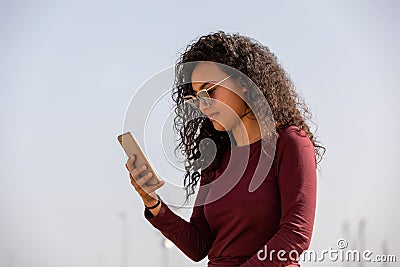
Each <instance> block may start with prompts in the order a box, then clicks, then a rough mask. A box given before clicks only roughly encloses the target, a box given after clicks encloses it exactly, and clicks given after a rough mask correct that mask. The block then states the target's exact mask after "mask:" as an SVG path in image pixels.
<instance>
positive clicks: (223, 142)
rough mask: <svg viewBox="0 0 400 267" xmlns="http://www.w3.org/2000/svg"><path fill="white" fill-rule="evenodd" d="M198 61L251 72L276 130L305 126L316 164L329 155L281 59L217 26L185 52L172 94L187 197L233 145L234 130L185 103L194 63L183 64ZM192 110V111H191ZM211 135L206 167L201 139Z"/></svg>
mask: <svg viewBox="0 0 400 267" xmlns="http://www.w3.org/2000/svg"><path fill="white" fill-rule="evenodd" d="M195 61H211V62H216V63H221V64H224V65H227V66H229V67H232V68H234V69H236V70H238V71H240V72H242V73H243V74H245V75H246V76H247V77H249V78H250V79H251V80H252V81H253V82H254V83H255V84H256V86H258V88H259V89H260V90H261V91H262V93H263V94H264V96H265V98H266V100H267V101H268V104H269V106H270V109H271V111H272V114H273V119H274V121H275V126H276V129H277V130H278V129H280V128H282V129H283V128H286V127H288V126H292V125H294V126H297V127H299V128H300V129H301V130H304V131H305V132H306V134H307V135H308V137H309V138H310V140H311V142H312V143H313V145H314V151H315V154H316V157H317V163H319V162H320V161H321V160H322V157H323V155H324V154H325V150H326V149H325V147H323V146H322V145H321V143H320V142H319V141H318V140H317V138H316V136H315V134H313V133H312V132H311V131H310V127H309V126H308V124H307V122H306V121H308V122H311V123H312V121H311V118H312V114H311V112H310V110H309V109H308V107H307V105H306V104H305V102H304V99H303V98H302V97H301V96H300V95H299V94H297V93H296V91H295V87H294V84H293V83H292V81H291V80H290V78H289V75H288V74H287V73H286V72H285V71H284V70H283V68H282V67H281V66H280V64H279V63H278V59H277V57H276V56H275V54H274V53H272V52H271V51H270V49H269V48H268V47H267V46H264V45H262V44H260V43H259V42H257V41H255V40H253V39H251V38H249V37H246V36H242V35H239V34H226V33H225V32H223V31H218V32H215V33H211V34H208V35H204V36H201V37H200V38H199V39H198V40H197V41H195V42H193V43H192V44H189V45H188V46H187V48H186V50H185V51H184V52H183V54H181V55H180V57H179V59H178V62H177V64H176V68H175V72H176V73H175V74H176V75H175V85H176V86H175V88H174V89H173V92H172V98H173V100H174V102H175V104H176V106H175V113H176V117H175V119H174V129H175V130H176V131H177V133H179V139H178V140H177V141H178V142H179V144H178V145H177V148H176V151H175V152H177V151H178V150H180V152H181V153H182V154H183V155H184V156H185V170H186V174H185V178H184V186H185V190H186V201H187V200H188V198H189V196H190V195H192V194H194V192H195V188H196V186H197V184H198V181H199V179H200V177H201V175H200V173H199V170H202V172H204V173H203V176H204V179H205V181H208V182H211V181H212V179H213V176H212V174H213V170H215V168H216V167H217V163H218V162H221V160H220V159H221V157H222V156H223V152H224V151H225V150H226V149H227V148H228V147H229V146H230V136H229V135H230V134H231V133H230V132H229V131H228V132H224V131H217V130H215V129H214V126H213V124H212V122H211V121H210V120H209V119H208V118H204V117H199V116H193V112H199V111H195V110H188V109H187V107H185V105H183V101H184V100H183V96H185V95H189V94H193V93H194V90H193V88H192V84H191V83H190V82H188V80H189V79H188V77H190V75H191V72H192V71H193V68H194V67H192V68H183V67H182V65H183V64H184V63H188V62H195ZM191 113H192V114H191ZM205 138H210V139H212V140H213V142H214V143H215V145H216V148H217V154H216V155H215V160H214V161H213V162H212V163H211V164H210V165H209V166H207V167H206V168H205V169H203V168H202V167H203V165H204V162H205V161H204V157H206V156H207V150H206V149H204V144H203V143H202V144H201V143H200V142H201V141H202V140H205Z"/></svg>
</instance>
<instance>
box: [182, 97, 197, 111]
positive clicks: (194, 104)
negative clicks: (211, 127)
mask: <svg viewBox="0 0 400 267" xmlns="http://www.w3.org/2000/svg"><path fill="white" fill-rule="evenodd" d="M184 103H185V104H187V105H189V106H191V107H192V108H195V109H197V108H199V100H197V99H187V100H185V101H184Z"/></svg>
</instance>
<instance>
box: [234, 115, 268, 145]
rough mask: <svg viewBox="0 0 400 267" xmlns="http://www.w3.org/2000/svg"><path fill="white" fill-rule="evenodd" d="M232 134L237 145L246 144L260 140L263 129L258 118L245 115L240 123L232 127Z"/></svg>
mask: <svg viewBox="0 0 400 267" xmlns="http://www.w3.org/2000/svg"><path fill="white" fill-rule="evenodd" d="M232 134H233V137H234V138H235V141H236V146H245V145H249V144H251V143H254V142H256V141H258V140H259V139H260V138H261V131H260V127H259V125H258V122H257V120H255V119H250V118H248V116H244V117H243V118H242V119H241V120H240V121H239V123H238V124H237V125H236V126H235V127H233V128H232Z"/></svg>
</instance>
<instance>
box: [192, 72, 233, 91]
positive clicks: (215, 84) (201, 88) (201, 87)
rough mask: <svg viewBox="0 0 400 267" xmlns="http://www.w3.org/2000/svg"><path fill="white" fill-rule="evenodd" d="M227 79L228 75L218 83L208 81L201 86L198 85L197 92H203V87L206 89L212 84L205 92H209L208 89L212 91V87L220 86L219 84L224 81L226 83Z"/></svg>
mask: <svg viewBox="0 0 400 267" xmlns="http://www.w3.org/2000/svg"><path fill="white" fill-rule="evenodd" d="M229 77H231V75H229V76H227V77H225V78H223V79H222V80H221V81H219V82H217V81H208V82H205V83H203V84H202V85H200V88H199V89H200V90H199V91H201V90H203V89H204V87H206V86H207V85H208V84H211V83H214V84H213V85H212V86H211V87H210V88H207V90H210V89H212V88H213V87H215V86H217V85H220V84H221V83H223V82H224V81H226V80H227V79H228V78H229ZM199 91H197V92H199Z"/></svg>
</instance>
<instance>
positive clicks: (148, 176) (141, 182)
mask: <svg viewBox="0 0 400 267" xmlns="http://www.w3.org/2000/svg"><path fill="white" fill-rule="evenodd" d="M151 177H153V173H152V172H148V173H146V175H145V176H143V177H141V178H139V179H137V183H138V184H139V185H140V186H141V187H143V186H144V185H145V184H146V183H147V182H148V181H149V180H150V179H151Z"/></svg>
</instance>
